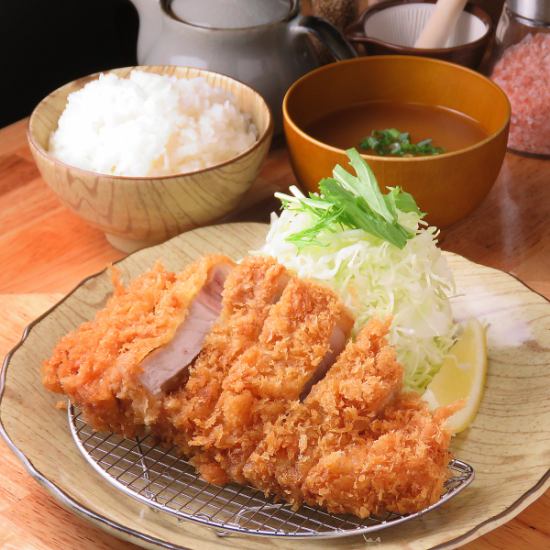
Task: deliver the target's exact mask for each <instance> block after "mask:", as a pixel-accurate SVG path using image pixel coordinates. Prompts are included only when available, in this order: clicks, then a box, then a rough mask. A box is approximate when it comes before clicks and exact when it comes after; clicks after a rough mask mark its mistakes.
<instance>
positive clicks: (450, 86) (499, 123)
mask: <svg viewBox="0 0 550 550" xmlns="http://www.w3.org/2000/svg"><path fill="white" fill-rule="evenodd" d="M320 90H322V92H320ZM375 100H389V101H397V102H403V101H406V102H412V103H420V104H426V105H438V106H443V107H447V108H450V109H454V110H455V111H458V112H461V113H464V114H466V115H468V116H470V117H471V118H473V119H474V120H476V121H478V122H479V123H480V124H481V126H482V127H483V128H484V129H485V130H486V131H487V133H488V137H487V138H485V139H484V140H483V141H480V142H479V143H476V144H474V145H472V146H470V147H467V148H465V149H461V150H458V151H452V152H449V153H444V154H441V155H437V156H429V157H409V158H403V157H380V156H373V155H363V157H364V158H365V159H366V160H367V162H368V163H369V165H370V166H371V168H372V169H373V170H374V173H375V174H376V177H377V178H378V182H379V184H380V186H381V188H382V189H383V188H384V187H386V186H396V185H397V186H400V187H402V188H403V189H405V190H406V191H408V192H410V193H412V194H413V195H414V197H415V198H416V200H417V202H418V204H419V206H420V208H421V209H422V210H423V211H424V212H427V214H428V216H427V220H428V221H429V222H430V223H432V224H435V225H437V226H439V227H445V226H448V225H450V224H452V223H454V222H456V221H458V220H460V219H462V218H464V217H465V216H467V215H468V214H469V213H470V212H472V211H473V210H474V209H475V208H476V207H477V206H478V205H479V204H480V203H481V201H482V200H483V199H484V198H485V196H486V195H487V193H488V192H489V190H490V189H491V187H492V185H493V183H494V182H495V180H496V178H497V175H498V173H499V171H500V167H501V165H502V161H503V159H504V154H505V152H506V143H507V138H508V127H509V121H510V104H509V102H508V99H507V97H506V95H505V94H504V92H503V91H502V90H501V89H500V88H499V87H498V86H497V85H495V84H494V83H493V82H491V81H490V80H489V79H487V78H485V77H484V76H482V75H480V74H479V73H476V72H475V71H472V70H470V69H467V68H465V67H461V66H459V65H455V64H452V63H447V62H444V61H439V60H436V59H430V58H426V57H409V56H374V57H359V58H356V59H351V60H349V61H341V62H339V63H334V64H332V65H326V66H324V67H321V68H319V69H316V70H315V71H312V72H310V73H308V74H307V75H305V76H303V77H302V78H300V79H299V80H297V81H296V82H295V83H294V84H293V85H292V86H291V87H290V89H289V90H288V92H287V94H286V96H285V98H284V101H283V118H284V128H285V134H286V138H287V144H288V149H289V152H290V158H291V162H292V166H293V168H294V172H295V174H296V177H297V179H298V181H299V182H300V183H301V184H302V185H303V186H305V187H306V188H307V189H309V190H312V191H316V190H317V189H318V185H317V184H318V182H319V180H321V179H322V178H324V177H327V176H330V175H331V173H332V169H333V168H334V166H335V165H336V164H342V165H343V166H347V161H348V159H347V156H346V154H345V152H344V150H343V149H338V148H336V147H332V146H331V145H328V144H326V143H322V142H321V141H318V140H316V139H314V138H313V137H311V136H310V135H308V134H307V133H306V131H305V130H304V128H307V127H308V126H309V125H310V124H312V123H313V122H314V121H316V120H318V119H319V118H321V117H322V116H324V115H326V114H327V113H331V112H333V111H336V110H338V109H340V108H343V107H346V106H348V105H353V104H358V103H362V102H367V101H375ZM401 130H403V131H406V128H401ZM350 146H351V144H350Z"/></svg>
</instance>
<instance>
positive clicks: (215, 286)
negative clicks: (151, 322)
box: [140, 263, 233, 395]
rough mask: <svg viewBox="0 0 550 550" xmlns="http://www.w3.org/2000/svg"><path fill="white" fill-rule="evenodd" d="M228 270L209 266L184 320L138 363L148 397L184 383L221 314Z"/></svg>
mask: <svg viewBox="0 0 550 550" xmlns="http://www.w3.org/2000/svg"><path fill="white" fill-rule="evenodd" d="M232 269H233V266H232V265H230V264H228V263H219V264H215V265H213V266H212V268H211V270H210V273H209V276H208V280H207V281H206V284H205V285H204V286H203V287H202V288H201V289H200V290H199V292H198V294H197V295H196V296H195V298H194V299H193V301H192V302H191V305H190V306H189V311H188V312H187V316H186V317H185V320H184V321H183V322H182V323H181V325H180V326H179V327H178V328H177V329H176V332H175V334H174V336H173V337H172V339H171V340H170V342H168V343H167V344H165V345H164V346H162V347H160V348H157V349H156V350H154V351H152V352H151V353H150V354H149V355H148V356H147V357H146V358H145V359H144V360H143V361H142V363H141V368H142V371H143V372H142V374H141V376H140V381H141V383H142V384H143V386H144V388H145V389H146V390H148V391H149V392H150V393H151V394H153V395H159V394H160V393H162V392H167V391H170V390H173V389H175V388H176V387H177V386H178V385H180V384H181V383H183V382H184V381H185V379H186V377H187V373H188V368H189V365H190V364H191V363H192V361H193V360H194V359H195V357H197V355H198V354H199V352H200V350H201V349H202V346H203V342H204V339H205V338H206V335H207V334H208V333H209V332H210V330H211V329H212V326H213V325H214V323H215V322H216V320H217V319H218V317H219V315H220V313H221V310H222V292H223V287H224V283H225V280H226V278H227V276H228V275H229V273H230V272H231V270H232Z"/></svg>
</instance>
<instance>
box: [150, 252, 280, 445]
mask: <svg viewBox="0 0 550 550" xmlns="http://www.w3.org/2000/svg"><path fill="white" fill-rule="evenodd" d="M289 278H290V277H289V275H288V273H287V270H286V269H285V268H284V267H283V266H282V265H280V264H278V263H277V262H276V261H275V260H274V259H273V258H270V257H260V256H258V257H247V258H245V259H244V260H243V261H242V262H241V263H240V264H239V265H237V266H236V267H235V269H234V270H233V271H232V273H231V274H230V275H229V276H228V278H227V280H226V282H225V287H224V291H223V302H222V312H221V314H220V317H219V319H218V321H217V323H216V325H215V326H214V328H213V329H212V331H211V332H210V334H209V335H208V336H207V337H206V339H205V341H204V346H203V349H202V351H201V353H200V354H199V356H198V357H197V359H196V361H195V363H194V364H193V365H192V366H191V368H190V369H189V379H188V381H187V384H186V385H185V386H184V387H182V388H180V389H179V390H178V391H176V392H173V393H172V394H170V395H169V397H167V399H166V400H165V408H166V421H165V422H164V425H163V426H162V428H161V429H160V430H159V429H157V433H158V434H159V435H160V437H161V438H162V439H164V440H166V441H170V442H173V443H175V444H176V445H178V446H179V447H180V448H181V449H182V451H183V452H184V453H185V454H187V455H189V454H191V452H192V449H191V448H190V447H189V445H188V444H187V442H188V441H189V440H190V439H192V438H193V437H194V435H195V432H196V430H197V429H201V428H202V427H203V425H204V422H205V421H206V420H207V419H208V418H209V416H210V415H211V413H212V411H213V410H214V406H215V405H216V402H217V401H218V398H219V396H220V393H221V391H222V381H223V379H224V378H225V376H226V374H227V372H228V370H229V368H230V367H231V365H232V364H233V363H234V361H235V360H236V358H237V357H238V356H239V355H240V354H241V353H243V351H245V350H246V349H248V348H249V347H250V346H252V345H253V344H254V343H255V342H256V341H257V339H258V336H259V334H260V331H261V330H262V327H263V324H264V321H265V318H266V317H267V315H268V313H269V310H270V308H271V307H272V306H273V304H274V303H276V302H277V301H278V300H279V298H280V297H281V294H282V292H283V290H284V288H285V286H286V284H287V283H288V281H289Z"/></svg>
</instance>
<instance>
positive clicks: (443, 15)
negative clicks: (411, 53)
mask: <svg viewBox="0 0 550 550" xmlns="http://www.w3.org/2000/svg"><path fill="white" fill-rule="evenodd" d="M466 2H467V0H438V2H437V4H436V5H435V9H434V11H433V13H432V15H431V16H430V18H429V19H428V22H427V23H426V26H425V27H424V28H423V29H422V32H421V33H420V36H419V37H418V38H417V39H416V42H415V44H414V47H415V48H444V47H445V43H446V42H447V38H448V37H449V34H450V33H451V31H452V30H453V28H454V26H455V25H456V22H457V20H458V18H459V16H460V14H461V13H462V10H463V9H464V6H465V5H466Z"/></svg>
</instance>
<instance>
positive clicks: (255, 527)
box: [68, 406, 474, 538]
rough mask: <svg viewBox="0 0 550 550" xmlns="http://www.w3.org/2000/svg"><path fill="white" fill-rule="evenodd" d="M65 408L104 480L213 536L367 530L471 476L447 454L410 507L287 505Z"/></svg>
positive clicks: (452, 491) (401, 518)
mask: <svg viewBox="0 0 550 550" xmlns="http://www.w3.org/2000/svg"><path fill="white" fill-rule="evenodd" d="M68 415H69V425H70V428H71V433H72V435H73V438H74V440H75V442H76V444H77V446H78V448H79V449H80V451H81V452H82V454H83V455H84V458H86V460H87V461H88V462H89V463H90V464H91V465H92V466H93V467H94V469H95V470H96V471H97V472H98V473H99V474H100V475H101V476H103V477H104V478H105V479H106V480H107V481H108V482H109V483H111V484H112V485H114V486H115V487H116V488H117V489H119V490H121V491H123V492H124V493H126V494H127V495H129V496H131V497H133V498H135V499H137V500H139V501H141V502H143V503H144V504H147V505H148V506H150V507H152V508H153V509H155V510H162V511H163V512H166V513H169V514H172V515H174V516H176V517H177V518H178V519H186V520H191V521H195V522H197V523H202V524H204V525H207V526H209V527H211V528H213V529H214V530H215V532H216V534H217V535H219V536H227V535H230V534H231V533H234V532H238V533H240V534H247V535H263V536H271V537H281V536H283V537H302V538H308V537H309V538H330V537H344V536H352V535H365V534H368V533H372V532H374V531H378V530H380V529H385V528H387V527H391V526H393V525H397V524H399V523H403V522H405V521H410V520H412V519H414V518H417V517H419V516H420V515H422V514H425V513H426V512H428V511H430V510H433V509H434V508H437V507H438V506H441V505H442V504H443V503H445V502H447V501H448V500H449V499H451V498H452V497H454V496H455V495H456V494H458V493H459V492H460V491H462V490H463V489H464V488H466V487H467V486H468V485H469V484H470V483H471V482H472V480H473V479H474V470H473V469H472V467H471V466H469V465H468V464H466V463H465V462H462V461H460V460H453V461H452V462H451V464H450V468H451V470H452V472H453V476H452V477H451V478H450V479H449V480H448V481H447V483H446V486H445V493H444V494H443V496H442V497H441V499H440V500H439V501H438V502H436V503H435V504H433V505H432V506H430V507H428V508H425V509H424V510H422V511H421V512H418V513H415V514H409V515H398V514H393V513H388V514H387V515H385V516H381V517H374V516H371V517H369V518H368V519H365V520H361V519H358V518H356V517H354V516H349V515H346V516H344V515H335V514H329V513H328V512H325V511H323V510H321V509H319V508H312V507H309V506H305V505H304V506H302V507H300V508H299V509H298V510H292V508H291V507H290V506H289V505H288V504H284V503H274V502H273V501H271V500H269V499H267V498H265V497H264V495H263V493H262V492H261V491H258V490H256V489H253V488H251V487H246V486H242V485H226V486H224V487H219V486H217V485H212V484H210V483H207V482H206V481H204V480H202V479H201V478H200V477H199V476H198V474H197V472H196V471H195V469H194V468H193V466H192V465H191V464H189V463H188V462H187V461H186V460H185V459H183V458H181V457H180V456H178V453H177V450H176V449H175V448H174V447H172V448H170V449H168V448H164V447H161V446H160V445H158V444H156V442H155V440H154V439H153V437H152V436H146V437H144V438H137V439H124V438H122V437H120V436H118V435H115V434H106V433H99V432H95V431H94V430H93V429H92V428H91V427H90V426H88V425H87V424H86V422H85V421H84V420H83V419H82V418H81V417H80V412H79V411H78V409H76V408H75V407H72V406H70V407H69V410H68Z"/></svg>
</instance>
